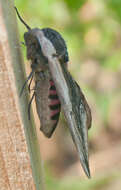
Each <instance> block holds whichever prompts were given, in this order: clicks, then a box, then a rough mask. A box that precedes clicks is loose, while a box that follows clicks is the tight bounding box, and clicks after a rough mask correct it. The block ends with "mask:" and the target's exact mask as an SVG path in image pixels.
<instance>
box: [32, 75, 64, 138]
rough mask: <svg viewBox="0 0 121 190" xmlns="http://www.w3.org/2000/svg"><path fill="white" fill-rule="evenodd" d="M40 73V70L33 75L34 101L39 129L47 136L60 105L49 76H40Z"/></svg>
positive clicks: (56, 120) (49, 133) (51, 129)
mask: <svg viewBox="0 0 121 190" xmlns="http://www.w3.org/2000/svg"><path fill="white" fill-rule="evenodd" d="M40 74H41V72H39V73H36V75H35V77H36V85H35V101H36V108H37V113H38V116H39V119H40V130H41V131H42V132H43V133H44V135H45V136H47V137H48V138H49V137H51V135H52V134H53V132H54V130H55V128H56V126H57V123H58V120H59V115H60V109H61V105H60V101H59V98H58V95H57V91H56V87H55V85H54V82H53V81H52V79H50V76H49V75H45V76H44V77H40Z"/></svg>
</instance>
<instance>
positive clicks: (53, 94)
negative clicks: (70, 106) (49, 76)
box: [49, 80, 61, 125]
mask: <svg viewBox="0 0 121 190" xmlns="http://www.w3.org/2000/svg"><path fill="white" fill-rule="evenodd" d="M49 99H50V105H49V108H50V110H51V114H50V117H51V119H52V120H55V121H56V122H55V124H56V125H57V122H58V120H59V115H60V109H61V105H60V100H59V97H58V95H57V91H56V87H55V84H54V82H53V81H52V80H50V89H49Z"/></svg>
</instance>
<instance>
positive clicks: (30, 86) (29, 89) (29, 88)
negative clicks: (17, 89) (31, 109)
mask: <svg viewBox="0 0 121 190" xmlns="http://www.w3.org/2000/svg"><path fill="white" fill-rule="evenodd" d="M33 77H34V76H33V75H32V77H31V79H30V82H29V85H28V90H29V93H30V91H31V89H30V87H31V83H32V80H33Z"/></svg>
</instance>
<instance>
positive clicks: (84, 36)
mask: <svg viewBox="0 0 121 190" xmlns="http://www.w3.org/2000/svg"><path fill="white" fill-rule="evenodd" d="M15 5H16V7H17V8H18V10H19V12H20V14H21V16H22V17H23V18H24V20H25V22H26V23H27V24H28V25H30V26H31V27H39V28H44V27H51V28H54V29H56V30H57V31H59V32H60V33H61V34H62V36H63V37H64V39H65V41H66V43H67V46H68V51H69V57H70V63H69V69H70V71H71V73H72V75H73V76H74V78H75V79H76V80H77V81H78V83H79V84H80V86H81V87H82V89H83V91H84V93H85V95H86V97H87V100H88V102H89V104H90V106H91V109H92V116H93V125H92V129H91V130H90V133H89V137H90V141H91V140H92V139H93V138H95V137H100V138H102V139H103V137H102V136H101V131H103V130H107V129H111V130H112V131H113V132H114V133H116V134H119V130H120V128H119V126H120V123H119V122H120V121H121V119H120V114H121V101H120V97H121V88H120V86H121V85H120V80H121V1H120V0H106V1H105V0H102V1H99V0H88V1H86V0H76V1H74V0H35V1H33V0H23V1H22V0H15ZM18 23H19V29H20V35H21V41H23V34H24V32H25V31H26V28H25V27H24V26H23V24H22V23H20V21H18ZM23 50H24V48H23ZM112 118H113V119H112ZM115 121H117V122H115ZM120 134H121V132H120ZM120 137H121V135H120ZM96 143H97V142H96ZM97 144H98V143H97ZM105 179H107V178H105ZM100 180H102V181H103V182H105V180H104V179H100ZM90 183H91V182H90ZM92 183H93V182H92ZM96 183H98V182H97V181H96ZM56 185H57V184H56ZM81 185H82V186H81ZM72 187H75V184H73V185H72ZM89 187H90V186H89ZM80 188H82V189H85V190H86V189H90V190H91V189H95V188H88V187H86V186H84V188H83V184H80V185H79V188H76V189H80ZM50 189H51V188H50ZM52 189H53V188H52ZM57 189H61V190H62V189H74V188H71V186H70V187H66V188H62V186H61V188H59V187H58V188H57Z"/></svg>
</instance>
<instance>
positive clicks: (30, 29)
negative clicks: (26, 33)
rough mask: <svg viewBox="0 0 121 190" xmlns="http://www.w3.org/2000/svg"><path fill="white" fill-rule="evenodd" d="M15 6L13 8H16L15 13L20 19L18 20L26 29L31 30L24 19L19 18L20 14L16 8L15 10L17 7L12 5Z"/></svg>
mask: <svg viewBox="0 0 121 190" xmlns="http://www.w3.org/2000/svg"><path fill="white" fill-rule="evenodd" d="M14 8H15V10H16V13H17V15H18V18H19V19H20V21H21V22H22V23H23V24H24V25H25V26H26V28H27V29H28V30H31V28H30V27H29V26H28V25H27V24H26V23H25V22H24V20H23V19H22V18H21V16H20V14H19V12H18V10H17V8H16V7H14Z"/></svg>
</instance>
